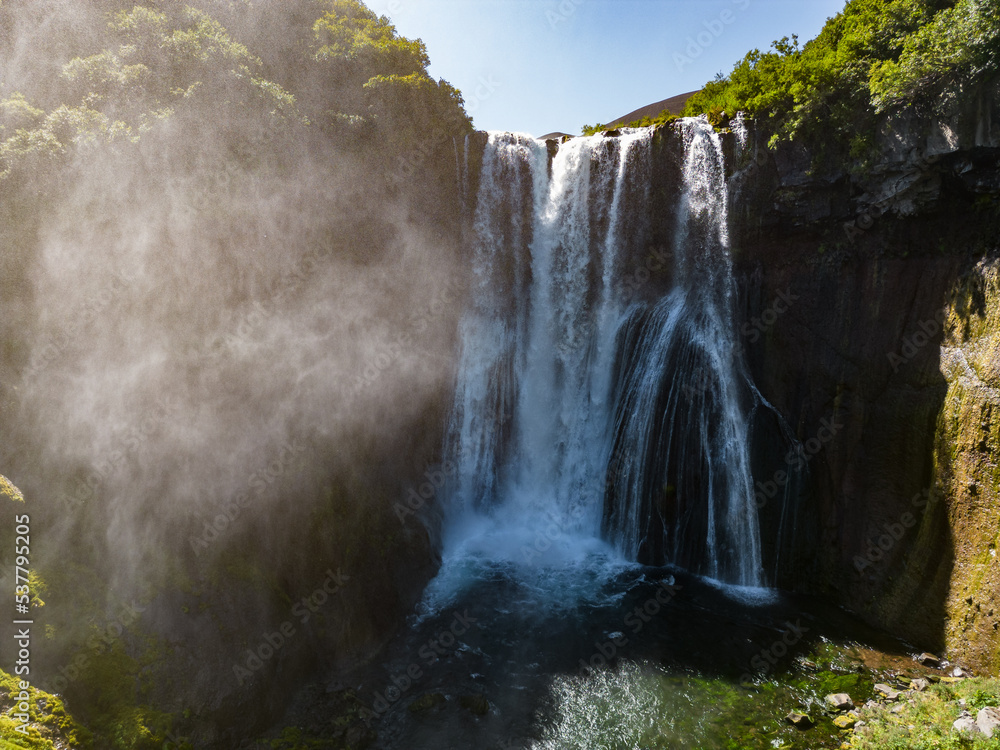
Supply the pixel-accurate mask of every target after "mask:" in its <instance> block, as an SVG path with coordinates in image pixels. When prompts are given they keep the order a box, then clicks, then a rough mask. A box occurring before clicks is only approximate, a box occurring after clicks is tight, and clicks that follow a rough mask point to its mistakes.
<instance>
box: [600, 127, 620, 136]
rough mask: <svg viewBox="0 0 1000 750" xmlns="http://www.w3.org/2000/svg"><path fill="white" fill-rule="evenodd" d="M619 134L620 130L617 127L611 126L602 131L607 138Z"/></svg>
mask: <svg viewBox="0 0 1000 750" xmlns="http://www.w3.org/2000/svg"><path fill="white" fill-rule="evenodd" d="M621 134H622V131H620V130H618V129H617V128H612V129H611V130H605V131H604V135H605V136H607V137H608V138H617V137H618V136H620V135H621Z"/></svg>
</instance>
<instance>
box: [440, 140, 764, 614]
mask: <svg viewBox="0 0 1000 750" xmlns="http://www.w3.org/2000/svg"><path fill="white" fill-rule="evenodd" d="M682 128H683V132H684V144H685V147H684V150H685V163H684V167H683V190H682V193H681V195H682V198H681V202H680V205H679V206H678V209H677V210H678V222H677V227H678V229H677V237H676V246H675V248H674V249H673V257H674V259H675V260H674V266H675V267H674V268H673V269H672V272H673V277H672V279H673V290H672V291H671V292H670V294H669V295H667V296H666V297H665V298H664V299H663V300H662V301H661V302H660V303H659V304H657V305H656V306H655V307H654V308H653V309H652V310H647V309H645V308H644V307H643V306H642V305H640V304H629V303H628V302H627V300H626V296H625V294H624V287H623V284H622V278H621V277H622V273H623V265H624V264H625V263H626V262H627V260H628V258H630V257H635V253H636V251H637V249H638V248H643V247H645V245H646V243H647V241H648V238H647V237H646V230H647V228H648V223H644V222H643V221H642V220H641V217H643V216H645V215H647V213H648V206H647V204H648V199H649V196H648V191H649V188H648V186H649V184H650V179H649V176H650V174H649V170H650V157H651V140H652V131H651V130H650V129H642V130H636V131H626V133H625V134H623V135H621V136H618V137H614V138H608V137H604V136H592V137H589V138H575V139H573V140H570V141H568V142H566V143H564V144H562V145H560V146H559V148H558V150H556V151H555V154H554V155H550V153H549V150H548V148H547V147H546V145H545V144H544V143H542V142H540V141H536V140H534V139H532V138H529V137H527V136H521V135H515V134H508V133H492V134H490V135H489V140H488V142H487V144H486V147H485V151H484V155H483V162H482V168H481V174H480V177H479V187H478V193H477V196H476V200H475V210H474V215H473V221H472V231H471V237H472V248H471V250H472V264H473V269H474V273H475V277H474V278H475V282H474V289H473V294H472V299H473V303H472V305H471V307H470V309H469V311H468V312H467V314H466V316H465V318H464V320H463V322H462V328H461V342H462V352H461V359H460V365H459V372H458V381H457V387H456V397H455V404H454V408H453V413H452V418H451V423H450V427H449V431H448V435H449V437H448V445H447V446H446V455H447V456H448V458H449V460H450V461H452V462H453V463H454V465H455V466H456V467H457V470H456V472H455V475H454V481H453V482H452V484H451V486H450V488H449V494H450V503H449V506H448V510H447V512H448V519H447V522H446V529H445V551H444V555H445V566H444V570H443V571H442V574H443V577H444V578H446V579H447V578H448V576H449V573H453V572H454V571H449V570H448V567H449V565H448V563H449V561H450V560H460V561H464V562H465V563H466V564H468V563H469V561H470V560H474V561H476V562H477V564H481V563H485V562H490V563H491V564H495V563H503V564H514V565H519V566H521V567H522V568H531V567H538V566H539V565H541V566H542V567H545V568H546V569H547V570H548V571H549V572H551V569H552V568H553V567H555V568H558V567H560V566H565V565H566V564H567V563H568V564H569V565H570V567H573V568H574V569H575V570H576V573H579V572H580V566H579V565H578V563H579V562H580V561H582V560H584V559H586V560H589V561H590V562H593V561H594V560H595V559H596V560H599V561H603V563H605V564H608V563H614V562H615V561H617V562H618V563H628V562H634V561H637V560H640V561H643V562H654V563H661V562H674V563H677V564H679V565H682V566H683V567H686V568H688V569H690V570H692V571H694V572H698V573H701V574H705V575H707V576H710V577H713V578H717V579H719V580H723V581H727V582H731V583H738V584H742V585H759V584H760V583H761V580H760V574H759V570H760V550H759V542H758V531H757V521H756V508H755V506H754V504H753V492H752V484H751V479H750V471H749V461H748V451H747V445H746V443H747V434H746V420H745V417H744V416H743V415H744V412H745V406H746V404H745V403H744V401H745V400H746V398H747V392H748V389H747V387H746V385H745V382H744V381H745V377H746V376H745V372H744V370H743V367H742V358H741V354H740V352H739V350H738V347H737V344H736V340H735V334H734V323H733V319H732V278H731V271H730V266H729V255H728V252H729V250H728V230H727V223H726V222H727V219H726V200H727V198H726V183H725V175H724V169H723V162H722V151H721V144H720V141H719V137H718V136H717V135H716V134H715V133H714V131H713V130H712V128H711V126H710V125H709V124H708V123H707V122H705V121H704V120H685V121H683V122H682ZM466 161H467V160H466ZM462 184H467V177H466V176H463V179H462ZM637 217H638V219H637ZM609 468H610V470H609ZM609 542H610V545H609V544H608V543H609ZM459 567H461V565H459ZM589 569H593V566H592V565H591V566H589ZM583 578H584V579H586V576H583ZM564 583H565V584H566V586H563V587H561V588H562V589H567V588H572V589H576V590H580V588H581V587H585V586H587V585H588V582H587V581H586V580H579V581H577V582H576V583H577V584H578V585H571V584H570V582H569V580H568V579H567V581H565V582H564ZM448 586H449V584H448V583H447V582H445V581H439V582H438V588H442V587H443V588H448ZM432 598H433V595H432Z"/></svg>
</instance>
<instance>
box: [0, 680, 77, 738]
mask: <svg viewBox="0 0 1000 750" xmlns="http://www.w3.org/2000/svg"><path fill="white" fill-rule="evenodd" d="M20 692H21V688H20V679H19V678H18V677H15V676H14V675H10V674H8V673H6V672H4V671H3V670H0V750H12V749H14V748H17V749H20V748H31V750H56V748H62V747H71V748H74V750H89V748H91V747H92V746H93V738H92V736H91V734H90V732H89V731H87V730H86V729H84V728H83V727H81V726H80V725H79V724H77V722H76V721H74V719H73V718H72V717H71V716H70V715H69V714H68V713H67V712H66V709H65V707H64V706H63V702H62V700H60V699H59V697H57V696H55V695H50V694H49V693H45V692H42V691H41V690H36V689H35V688H33V687H29V688H28V691H27V692H28V693H29V695H30V696H31V698H30V700H29V701H28V705H29V716H30V720H31V721H30V723H29V724H28V725H27V730H26V732H20V731H18V730H17V728H16V727H17V726H18V725H19V724H20V722H19V721H18V720H17V719H16V718H15V717H14V716H13V714H14V713H16V711H15V709H16V707H17V703H18V700H17V697H18V695H19V694H20Z"/></svg>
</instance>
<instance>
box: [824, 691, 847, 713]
mask: <svg viewBox="0 0 1000 750" xmlns="http://www.w3.org/2000/svg"><path fill="white" fill-rule="evenodd" d="M824 700H826V703H827V705H828V706H832V707H833V708H835V709H837V710H838V711H847V710H849V709H852V708H854V701H852V700H851V696H849V695H848V694H847V693H830V695H828V696H826V698H825V699H824Z"/></svg>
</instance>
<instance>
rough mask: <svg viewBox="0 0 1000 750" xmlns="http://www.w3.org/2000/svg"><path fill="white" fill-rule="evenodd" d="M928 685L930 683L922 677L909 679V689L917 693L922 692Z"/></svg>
mask: <svg viewBox="0 0 1000 750" xmlns="http://www.w3.org/2000/svg"><path fill="white" fill-rule="evenodd" d="M930 686H931V684H930V683H929V682H928V681H927V680H925V679H924V678H923V677H918V678H917V679H915V680H911V681H910V690H915V691H917V692H918V693H922V692H924V691H925V690H926V689H927V688H929V687H930Z"/></svg>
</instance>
